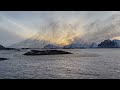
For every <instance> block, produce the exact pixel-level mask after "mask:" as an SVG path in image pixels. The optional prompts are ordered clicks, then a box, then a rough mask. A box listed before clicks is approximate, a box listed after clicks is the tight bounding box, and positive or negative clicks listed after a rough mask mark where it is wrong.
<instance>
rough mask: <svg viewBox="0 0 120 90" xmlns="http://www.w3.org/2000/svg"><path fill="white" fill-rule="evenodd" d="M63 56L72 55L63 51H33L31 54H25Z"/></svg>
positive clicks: (29, 53) (28, 53)
mask: <svg viewBox="0 0 120 90" xmlns="http://www.w3.org/2000/svg"><path fill="white" fill-rule="evenodd" d="M62 54H72V53H70V52H65V51H61V50H44V51H39V50H31V51H30V52H27V53H25V54H24V55H31V56H32V55H62Z"/></svg>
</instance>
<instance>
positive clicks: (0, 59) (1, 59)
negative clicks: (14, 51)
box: [0, 58, 8, 61]
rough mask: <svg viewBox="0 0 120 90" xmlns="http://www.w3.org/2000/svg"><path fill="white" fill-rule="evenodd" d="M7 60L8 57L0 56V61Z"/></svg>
mask: <svg viewBox="0 0 120 90" xmlns="http://www.w3.org/2000/svg"><path fill="white" fill-rule="evenodd" d="M3 60H8V58H0V61H3Z"/></svg>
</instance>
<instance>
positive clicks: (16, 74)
mask: <svg viewBox="0 0 120 90" xmlns="http://www.w3.org/2000/svg"><path fill="white" fill-rule="evenodd" d="M65 51H69V52H72V53H73V54H69V55H50V56H49V55H45V56H24V55H22V54H23V53H24V52H26V51H21V52H17V51H16V52H15V51H0V57H6V58H9V60H6V61H0V78H1V79H6V78H7V79H16V78H17V79H112V78H120V49H78V50H77V49H75V50H74V49H72V50H69V49H68V50H65Z"/></svg>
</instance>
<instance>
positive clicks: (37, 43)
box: [9, 33, 49, 48]
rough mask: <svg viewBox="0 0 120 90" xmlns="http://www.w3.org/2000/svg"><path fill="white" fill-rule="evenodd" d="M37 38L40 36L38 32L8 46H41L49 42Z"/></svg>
mask: <svg viewBox="0 0 120 90" xmlns="http://www.w3.org/2000/svg"><path fill="white" fill-rule="evenodd" d="M39 38H40V34H39V33H38V34H36V35H34V36H33V37H31V38H29V39H27V40H24V41H22V42H20V43H17V44H14V45H11V46H9V47H10V48H43V47H44V46H46V45H48V44H49V42H48V41H41V40H39Z"/></svg>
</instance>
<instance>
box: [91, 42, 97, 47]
mask: <svg viewBox="0 0 120 90" xmlns="http://www.w3.org/2000/svg"><path fill="white" fill-rule="evenodd" d="M97 47H98V44H96V43H92V44H91V45H90V48H97Z"/></svg>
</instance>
